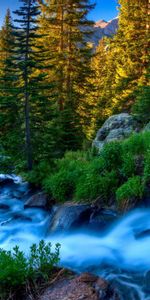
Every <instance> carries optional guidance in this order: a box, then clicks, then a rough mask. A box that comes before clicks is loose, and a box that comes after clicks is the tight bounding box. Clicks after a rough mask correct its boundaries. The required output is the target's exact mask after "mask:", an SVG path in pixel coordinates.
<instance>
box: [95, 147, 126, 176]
mask: <svg viewBox="0 0 150 300" xmlns="http://www.w3.org/2000/svg"><path fill="white" fill-rule="evenodd" d="M100 156H101V157H102V158H103V160H104V161H105V168H106V169H107V170H108V171H111V170H113V169H118V168H119V167H120V165H121V163H122V147H121V143H120V142H112V143H109V144H106V145H105V146H104V148H103V149H102V151H101V152H100Z"/></svg>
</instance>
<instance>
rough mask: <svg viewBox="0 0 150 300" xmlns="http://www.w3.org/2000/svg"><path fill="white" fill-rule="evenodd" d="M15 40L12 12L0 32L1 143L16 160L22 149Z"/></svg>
mask: <svg viewBox="0 0 150 300" xmlns="http://www.w3.org/2000/svg"><path fill="white" fill-rule="evenodd" d="M14 48H15V39H14V34H13V28H12V19H11V15H10V11H9V10H7V13H6V17H5V21H4V25H3V26H2V29H1V31H0V111H1V114H0V141H1V146H2V148H3V149H4V151H5V153H6V154H7V155H11V156H12V157H13V159H15V158H16V156H17V154H18V152H19V151H20V149H21V128H20V115H19V105H18V89H17V84H16V83H17V79H18V75H17V68H16V65H15V64H14V61H13V50H14Z"/></svg>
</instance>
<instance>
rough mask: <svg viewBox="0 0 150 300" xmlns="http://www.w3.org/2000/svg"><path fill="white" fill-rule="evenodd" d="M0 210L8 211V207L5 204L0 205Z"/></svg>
mask: <svg viewBox="0 0 150 300" xmlns="http://www.w3.org/2000/svg"><path fill="white" fill-rule="evenodd" d="M0 209H4V210H8V209H9V206H8V205H7V204H3V203H0Z"/></svg>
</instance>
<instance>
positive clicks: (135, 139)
mask: <svg viewBox="0 0 150 300" xmlns="http://www.w3.org/2000/svg"><path fill="white" fill-rule="evenodd" d="M122 146H123V149H124V152H126V153H128V154H129V155H130V154H131V155H144V154H145V153H146V152H147V150H148V148H150V132H143V133H134V134H133V135H132V136H131V137H130V138H129V139H127V140H125V141H123V142H122Z"/></svg>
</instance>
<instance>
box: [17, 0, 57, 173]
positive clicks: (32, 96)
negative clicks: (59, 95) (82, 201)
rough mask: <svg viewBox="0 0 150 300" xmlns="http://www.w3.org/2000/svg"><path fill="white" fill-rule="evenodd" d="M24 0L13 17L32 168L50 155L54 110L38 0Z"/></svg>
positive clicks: (28, 156)
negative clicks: (41, 43) (51, 124)
mask: <svg viewBox="0 0 150 300" xmlns="http://www.w3.org/2000/svg"><path fill="white" fill-rule="evenodd" d="M21 2H22V6H21V7H20V8H19V9H18V10H17V11H15V14H16V15H17V16H18V19H16V20H14V21H15V22H16V23H17V24H18V27H15V35H16V50H15V61H16V64H17V65H18V68H19V70H20V74H19V82H20V86H19V88H20V101H21V103H22V105H23V106H24V117H23V120H24V121H23V124H22V127H23V128H25V132H24V136H25V138H24V141H25V153H26V158H27V166H28V170H31V169H32V167H33V163H34V164H36V163H38V162H39V160H41V159H44V158H45V157H46V156H47V155H50V154H49V153H48V150H49V143H48V131H49V124H50V122H51V114H52V112H51V103H50V101H49V99H48V96H47V95H48V90H49V89H50V86H49V85H47V84H46V83H45V78H46V76H47V73H46V70H44V69H43V61H44V52H43V48H42V46H40V45H38V41H39V40H40V38H41V36H40V35H39V34H38V33H37V30H38V21H37V17H38V15H39V13H40V11H39V5H38V1H36V0H21ZM40 70H41V72H40ZM45 89H46V90H47V93H46V92H45ZM46 143H47V146H46ZM46 147H47V149H46Z"/></svg>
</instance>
